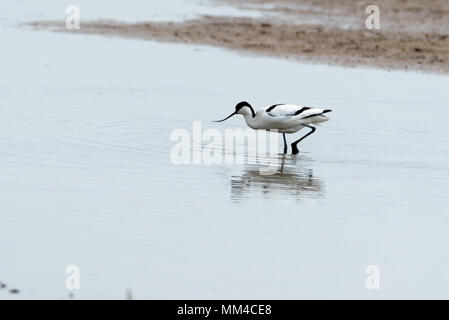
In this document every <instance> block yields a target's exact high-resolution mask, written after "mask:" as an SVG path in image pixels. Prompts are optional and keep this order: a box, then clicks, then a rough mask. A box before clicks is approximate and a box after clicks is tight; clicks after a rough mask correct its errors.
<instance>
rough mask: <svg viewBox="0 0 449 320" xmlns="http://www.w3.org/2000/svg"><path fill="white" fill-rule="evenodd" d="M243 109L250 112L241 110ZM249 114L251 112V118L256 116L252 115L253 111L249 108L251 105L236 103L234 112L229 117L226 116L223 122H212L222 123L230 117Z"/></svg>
mask: <svg viewBox="0 0 449 320" xmlns="http://www.w3.org/2000/svg"><path fill="white" fill-rule="evenodd" d="M244 107H248V108H249V110H250V111H248V110H242V108H244ZM241 110H242V111H241ZM249 112H251V115H252V116H253V118H254V117H255V116H256V114H255V113H254V110H253V108H252V107H251V105H250V104H249V103H248V102H246V101H242V102H239V103H237V105H236V106H235V112H233V113H231V114H230V115H229V116H227V117H226V118H224V119H223V120H217V121H214V122H223V121H225V120H227V119H229V118H230V117H232V116H234V115H236V114H243V115H246V114H249Z"/></svg>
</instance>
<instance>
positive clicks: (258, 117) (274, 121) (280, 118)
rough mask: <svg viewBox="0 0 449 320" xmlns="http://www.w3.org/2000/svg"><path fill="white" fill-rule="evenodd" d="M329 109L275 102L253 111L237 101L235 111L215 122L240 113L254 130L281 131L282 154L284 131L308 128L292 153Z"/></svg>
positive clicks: (285, 144) (289, 131)
mask: <svg viewBox="0 0 449 320" xmlns="http://www.w3.org/2000/svg"><path fill="white" fill-rule="evenodd" d="M331 111H332V110H330V109H319V108H309V107H303V106H298V105H293V104H283V103H281V104H275V105H272V106H271V107H266V108H261V109H259V110H257V112H254V109H253V107H251V105H250V104H249V103H248V102H246V101H242V102H239V103H238V104H237V105H236V106H235V112H233V113H232V114H231V115H229V116H228V117H226V118H224V119H223V120H217V121H215V122H222V121H225V120H227V119H229V118H230V117H232V116H233V115H236V114H241V115H243V117H244V118H245V121H246V124H247V125H248V127H250V128H252V129H255V130H276V131H277V132H280V133H282V136H283V138H284V154H285V153H287V141H286V139H285V134H286V133H295V132H298V131H299V130H301V129H302V128H306V127H307V128H309V129H310V132H309V133H307V134H306V135H305V136H303V137H301V138H300V139H298V140H296V141H295V142H293V143H292V144H291V145H292V153H293V154H298V152H299V150H298V146H297V145H298V143H299V142H301V141H302V140H304V139H305V138H306V137H308V136H309V135H311V134H312V133H314V132H315V130H316V128H315V127H313V126H312V124H314V125H316V124H320V123H322V122H326V121H328V120H329V118H328V117H327V116H326V115H325V113H328V112H331Z"/></svg>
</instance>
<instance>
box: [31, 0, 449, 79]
mask: <svg viewBox="0 0 449 320" xmlns="http://www.w3.org/2000/svg"><path fill="white" fill-rule="evenodd" d="M223 2H226V3H231V4H232V5H235V6H237V7H239V8H242V9H246V10H255V11H258V12H260V13H262V14H261V17H260V18H244V17H239V18H237V17H212V16H201V17H199V18H197V19H195V20H188V21H184V22H179V23H178V22H177V23H174V22H162V23H161V22H145V23H136V24H126V23H121V22H117V21H90V22H83V21H82V25H81V29H80V30H77V31H68V30H66V29H65V28H64V23H63V22H61V21H44V22H32V23H30V25H32V26H34V27H36V28H38V29H52V30H55V31H61V32H73V33H83V34H101V35H105V36H120V37H127V38H139V39H149V40H157V41H169V42H182V43H194V44H204V45H212V46H219V47H224V48H229V49H234V50H242V51H246V52H249V53H255V54H264V55H270V56H279V57H287V58H294V59H298V60H301V61H308V62H320V63H328V64H335V65H345V66H370V67H379V68H384V69H411V70H419V71H424V72H432V73H448V72H449V2H448V1H445V0H431V1H426V2H423V1H418V0H397V1H385V0H383V1H378V2H377V4H378V6H379V8H380V12H381V15H380V17H381V19H380V23H381V29H380V30H368V29H366V27H365V19H366V17H367V14H365V8H366V6H367V5H369V4H370V2H368V1H332V0H314V1H311V0H305V1H301V2H299V3H298V1H292V0H277V1H265V0H247V1H245V2H241V1H235V0H225V1H224V0H214V1H211V5H214V4H217V3H218V4H220V3H223Z"/></svg>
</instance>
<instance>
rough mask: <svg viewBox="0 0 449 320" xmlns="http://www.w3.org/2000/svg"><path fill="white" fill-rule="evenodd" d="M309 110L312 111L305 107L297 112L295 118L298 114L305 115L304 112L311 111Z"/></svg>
mask: <svg viewBox="0 0 449 320" xmlns="http://www.w3.org/2000/svg"><path fill="white" fill-rule="evenodd" d="M309 109H310V108H309V107H303V108H301V109H299V110H298V111H296V112H295V116H297V115H298V114H300V113H303V112H304V111H306V110H309Z"/></svg>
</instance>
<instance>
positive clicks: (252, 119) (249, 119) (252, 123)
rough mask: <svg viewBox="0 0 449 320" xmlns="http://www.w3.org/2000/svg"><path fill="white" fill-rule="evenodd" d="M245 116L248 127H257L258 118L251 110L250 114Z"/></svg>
mask: <svg viewBox="0 0 449 320" xmlns="http://www.w3.org/2000/svg"><path fill="white" fill-rule="evenodd" d="M243 117H244V118H245V122H246V124H247V125H248V127H250V128H252V129H257V127H256V118H255V117H253V114H252V113H251V112H250V113H248V114H244V115H243Z"/></svg>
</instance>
